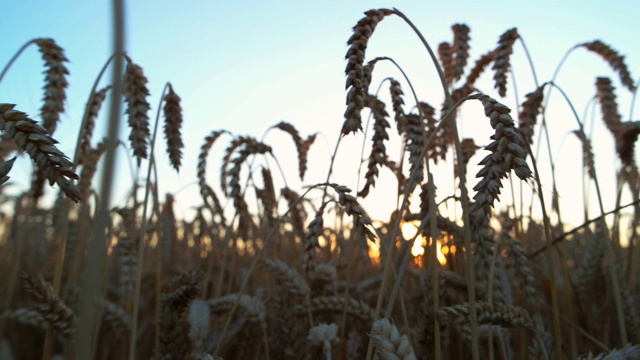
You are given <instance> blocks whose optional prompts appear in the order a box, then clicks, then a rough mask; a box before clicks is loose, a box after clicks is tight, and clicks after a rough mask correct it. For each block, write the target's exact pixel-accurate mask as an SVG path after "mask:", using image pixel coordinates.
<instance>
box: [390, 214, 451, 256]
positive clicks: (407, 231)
mask: <svg viewBox="0 0 640 360" xmlns="http://www.w3.org/2000/svg"><path fill="white" fill-rule="evenodd" d="M400 229H401V230H402V237H403V238H405V239H413V238H415V240H414V242H413V246H412V247H411V255H413V256H414V257H421V256H422V255H424V248H425V246H427V239H426V238H425V237H424V236H422V235H418V236H416V234H417V232H418V227H417V226H416V225H415V224H413V223H409V222H406V223H403V224H402V225H401V227H400ZM444 248H445V250H443V249H442V242H441V241H439V240H438V241H437V242H436V254H437V257H438V262H439V263H440V265H442V266H444V265H446V263H447V258H446V257H445V255H446V254H448V253H449V252H450V251H451V253H455V250H456V249H455V246H452V247H451V248H449V247H447V246H446V245H445V247H444ZM445 251H446V252H445ZM420 264H422V263H421V262H420Z"/></svg>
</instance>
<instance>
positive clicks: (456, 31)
mask: <svg viewBox="0 0 640 360" xmlns="http://www.w3.org/2000/svg"><path fill="white" fill-rule="evenodd" d="M451 30H452V31H453V45H452V46H451V51H453V74H454V77H453V81H458V80H460V78H461V77H462V75H463V74H464V68H465V67H466V66H467V60H468V59H469V48H470V47H471V46H470V45H469V41H470V40H471V37H470V36H469V32H470V31H471V29H469V27H468V26H467V25H466V24H454V25H453V26H451Z"/></svg>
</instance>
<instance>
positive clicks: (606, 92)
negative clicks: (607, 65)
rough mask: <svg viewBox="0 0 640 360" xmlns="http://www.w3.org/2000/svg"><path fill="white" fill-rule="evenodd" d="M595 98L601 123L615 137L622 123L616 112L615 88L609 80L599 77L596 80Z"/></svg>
mask: <svg viewBox="0 0 640 360" xmlns="http://www.w3.org/2000/svg"><path fill="white" fill-rule="evenodd" d="M596 91H597V94H596V96H597V97H598V102H599V103H600V111H601V112H602V121H604V124H605V126H606V127H607V129H609V131H610V132H611V134H612V135H613V136H614V137H615V136H616V134H617V133H618V129H619V128H620V124H621V123H622V118H621V116H620V113H619V112H618V103H617V102H616V94H615V88H614V87H613V85H611V79H609V78H607V77H599V78H597V79H596Z"/></svg>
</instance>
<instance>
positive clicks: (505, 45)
mask: <svg viewBox="0 0 640 360" xmlns="http://www.w3.org/2000/svg"><path fill="white" fill-rule="evenodd" d="M519 37H520V35H518V30H517V29H516V28H512V29H509V30H507V31H506V32H505V33H504V34H502V35H500V39H499V40H498V47H497V48H496V50H495V54H494V58H493V70H495V72H496V73H495V75H493V80H494V81H495V85H494V87H495V88H496V89H498V94H500V96H502V97H505V96H506V95H507V73H509V69H510V68H511V61H510V60H509V58H510V57H511V53H513V44H514V43H515V42H516V40H517V39H518V38H519Z"/></svg>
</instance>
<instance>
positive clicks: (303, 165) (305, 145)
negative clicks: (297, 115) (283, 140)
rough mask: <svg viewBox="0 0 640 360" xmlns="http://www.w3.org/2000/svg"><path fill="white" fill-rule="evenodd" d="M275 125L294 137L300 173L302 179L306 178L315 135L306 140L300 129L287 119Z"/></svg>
mask: <svg viewBox="0 0 640 360" xmlns="http://www.w3.org/2000/svg"><path fill="white" fill-rule="evenodd" d="M273 127H274V128H276V129H280V130H282V131H284V132H286V133H287V134H289V135H291V138H292V139H293V142H294V144H295V146H296V150H297V151H298V175H299V176H300V180H304V174H305V173H306V172H307V155H308V153H309V148H310V147H311V144H312V143H313V141H314V140H315V136H314V137H313V138H311V137H309V138H308V139H307V141H305V140H303V139H302V137H301V136H300V133H299V132H298V130H297V129H296V128H295V127H294V126H293V125H291V124H289V123H287V122H285V121H281V122H279V123H278V124H276V125H274V126H273ZM309 139H311V140H309ZM308 141H310V142H308Z"/></svg>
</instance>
